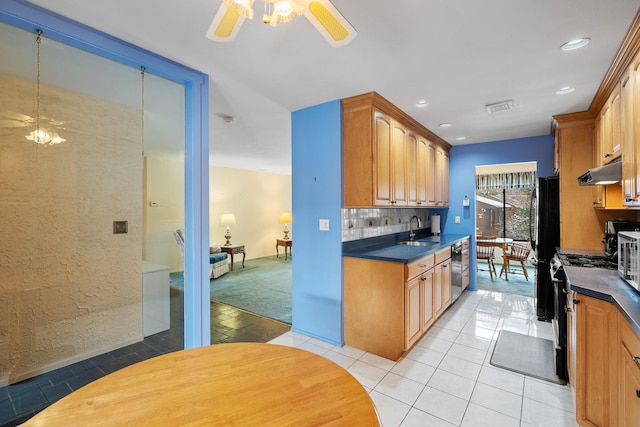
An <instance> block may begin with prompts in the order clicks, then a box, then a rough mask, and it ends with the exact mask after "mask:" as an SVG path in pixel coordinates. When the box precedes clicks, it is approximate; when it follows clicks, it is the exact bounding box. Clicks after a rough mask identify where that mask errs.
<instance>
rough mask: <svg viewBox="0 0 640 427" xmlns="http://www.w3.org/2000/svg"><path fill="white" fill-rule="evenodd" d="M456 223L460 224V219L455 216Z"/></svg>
mask: <svg viewBox="0 0 640 427" xmlns="http://www.w3.org/2000/svg"><path fill="white" fill-rule="evenodd" d="M454 219H455V221H456V224H460V217H459V216H457V215H456V217H455V218H454Z"/></svg>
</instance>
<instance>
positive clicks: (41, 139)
mask: <svg viewBox="0 0 640 427" xmlns="http://www.w3.org/2000/svg"><path fill="white" fill-rule="evenodd" d="M36 34H37V37H36V99H35V104H36V119H35V122H36V128H35V129H34V130H32V131H31V132H29V134H28V135H25V138H26V139H27V140H28V141H33V142H35V143H36V144H40V145H56V144H60V143H61V142H65V141H66V139H64V138H61V137H60V135H58V133H57V132H55V131H53V130H50V129H47V128H44V127H42V126H40V118H41V117H40V45H41V44H42V30H40V29H38V30H36Z"/></svg>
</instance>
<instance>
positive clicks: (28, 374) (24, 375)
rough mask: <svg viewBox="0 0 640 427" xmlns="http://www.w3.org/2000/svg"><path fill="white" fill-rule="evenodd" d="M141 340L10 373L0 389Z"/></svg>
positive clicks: (133, 340) (131, 340)
mask: <svg viewBox="0 0 640 427" xmlns="http://www.w3.org/2000/svg"><path fill="white" fill-rule="evenodd" d="M143 339H144V337H143V336H142V334H140V336H139V337H136V338H132V339H130V340H127V341H124V342H121V343H118V344H114V345H112V346H107V347H103V348H101V349H99V350H95V351H89V352H86V353H82V354H78V355H75V356H73V357H69V358H67V359H64V360H59V361H57V362H55V363H50V364H48V365H44V366H40V367H38V368H35V369H32V370H29V371H24V372H19V373H11V374H10V376H9V378H7V379H4V378H3V379H0V387H5V386H7V385H10V384H15V383H18V382H20V381H24V380H28V379H29V378H33V377H36V376H38V375H42V374H46V373H47V372H51V371H54V370H56V369H59V368H64V367H65V366H69V365H72V364H74V363H76V362H81V361H83V360H86V359H90V358H92V357H94V356H99V355H101V354H104V353H108V352H110V351H113V350H117V349H119V348H122V347H126V346H128V345H131V344H135V343H137V342H140V341H142V340H143Z"/></svg>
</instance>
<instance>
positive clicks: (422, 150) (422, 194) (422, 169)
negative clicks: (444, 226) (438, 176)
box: [416, 137, 429, 206]
mask: <svg viewBox="0 0 640 427" xmlns="http://www.w3.org/2000/svg"><path fill="white" fill-rule="evenodd" d="M417 157H418V161H417V164H416V167H417V179H418V202H417V204H418V205H419V206H425V205H426V204H427V200H428V199H427V186H428V179H429V177H428V172H429V143H428V142H427V140H426V139H424V138H422V137H418V141H417Z"/></svg>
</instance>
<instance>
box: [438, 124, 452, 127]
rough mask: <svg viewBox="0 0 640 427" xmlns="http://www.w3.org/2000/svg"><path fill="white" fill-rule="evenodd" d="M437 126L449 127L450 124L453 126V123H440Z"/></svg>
mask: <svg viewBox="0 0 640 427" xmlns="http://www.w3.org/2000/svg"><path fill="white" fill-rule="evenodd" d="M438 126H440V127H441V128H450V127H451V126H453V124H451V123H440V124H439V125H438Z"/></svg>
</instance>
